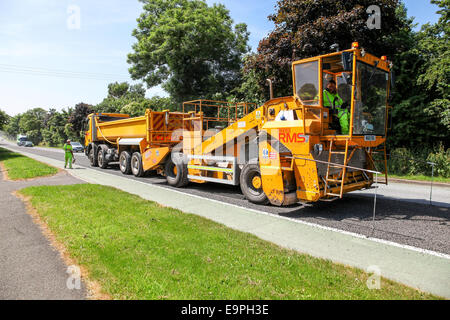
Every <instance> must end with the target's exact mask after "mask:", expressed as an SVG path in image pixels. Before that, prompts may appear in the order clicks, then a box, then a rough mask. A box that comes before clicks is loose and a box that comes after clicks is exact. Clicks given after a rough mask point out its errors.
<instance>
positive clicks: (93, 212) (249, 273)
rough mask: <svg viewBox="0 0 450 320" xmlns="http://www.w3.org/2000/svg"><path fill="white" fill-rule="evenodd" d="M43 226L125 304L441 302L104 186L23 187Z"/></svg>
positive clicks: (110, 294)
mask: <svg viewBox="0 0 450 320" xmlns="http://www.w3.org/2000/svg"><path fill="white" fill-rule="evenodd" d="M21 193H22V194H23V195H24V196H26V197H27V198H28V199H30V202H31V205H32V207H33V208H35V209H36V211H37V212H38V213H39V215H40V217H41V219H42V221H43V222H44V223H45V224H46V225H47V227H48V228H49V229H50V230H51V231H52V232H53V233H54V236H55V238H56V240H57V241H58V242H59V243H61V244H62V245H63V246H64V247H65V248H66V250H67V252H68V253H69V254H70V256H71V257H72V258H73V259H74V260H75V261H76V262H77V264H79V265H80V266H81V267H82V269H84V270H87V272H88V274H89V278H90V279H91V280H93V281H95V282H96V283H98V284H100V285H101V287H102V290H103V291H104V293H106V294H108V295H109V296H111V297H112V298H115V299H431V298H435V297H433V296H431V295H429V294H425V293H421V292H419V291H416V290H414V289H411V288H409V287H406V286H403V285H401V284H398V283H395V282H392V281H389V280H385V279H383V280H382V284H381V290H369V289H368V288H367V286H366V281H367V279H368V275H367V274H366V273H364V272H363V271H361V270H357V269H353V268H349V267H345V266H342V265H337V264H334V263H332V262H330V261H327V260H322V259H317V258H313V257H311V256H307V255H302V254H299V253H297V252H294V251H290V250H286V249H282V248H280V247H278V246H276V245H274V244H271V243H269V242H266V241H263V240H261V239H259V238H257V237H255V236H253V235H250V234H246V233H242V232H239V231H235V230H232V229H230V228H227V227H225V226H223V225H221V224H218V223H215V222H212V221H210V220H207V219H204V218H201V217H198V216H195V215H192V214H186V213H183V212H181V211H178V210H175V209H171V208H166V207H161V206H160V205H158V204H156V203H154V202H150V201H147V200H144V199H142V198H139V197H137V196H134V195H131V194H128V193H125V192H122V191H119V190H117V189H114V188H111V187H105V186H99V185H89V184H85V185H84V184H83V185H71V186H56V187H55V186H42V187H29V188H26V189H23V190H22V191H21Z"/></svg>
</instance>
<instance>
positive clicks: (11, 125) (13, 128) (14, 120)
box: [5, 114, 22, 139]
mask: <svg viewBox="0 0 450 320" xmlns="http://www.w3.org/2000/svg"><path fill="white" fill-rule="evenodd" d="M21 117H22V115H21V114H18V115H15V116H14V117H11V118H10V119H9V122H8V124H7V125H6V126H5V132H6V133H7V134H8V136H9V137H11V138H14V139H15V138H16V137H17V135H18V134H20V133H22V132H21V131H20V126H19V123H20V119H21Z"/></svg>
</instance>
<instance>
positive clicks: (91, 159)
mask: <svg viewBox="0 0 450 320" xmlns="http://www.w3.org/2000/svg"><path fill="white" fill-rule="evenodd" d="M94 151H95V146H94V145H92V147H91V150H89V162H90V163H91V167H98V162H97V155H96V154H95V152H94Z"/></svg>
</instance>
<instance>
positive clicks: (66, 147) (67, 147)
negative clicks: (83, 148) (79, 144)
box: [63, 143, 73, 154]
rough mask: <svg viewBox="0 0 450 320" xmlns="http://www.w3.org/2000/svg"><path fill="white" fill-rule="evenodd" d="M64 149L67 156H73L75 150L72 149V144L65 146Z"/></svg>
mask: <svg viewBox="0 0 450 320" xmlns="http://www.w3.org/2000/svg"><path fill="white" fill-rule="evenodd" d="M63 149H64V151H65V152H66V154H67V153H69V154H72V152H71V151H72V150H73V148H72V145H71V144H67V143H66V144H64V147H63Z"/></svg>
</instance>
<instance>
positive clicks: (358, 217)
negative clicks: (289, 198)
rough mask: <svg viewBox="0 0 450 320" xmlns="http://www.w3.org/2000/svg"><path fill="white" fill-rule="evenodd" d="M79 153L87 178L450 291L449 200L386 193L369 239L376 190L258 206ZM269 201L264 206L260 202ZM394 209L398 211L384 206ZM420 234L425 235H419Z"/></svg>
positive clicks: (50, 155)
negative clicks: (434, 203)
mask: <svg viewBox="0 0 450 320" xmlns="http://www.w3.org/2000/svg"><path fill="white" fill-rule="evenodd" d="M0 146H1V144H0ZM6 147H8V148H10V149H14V150H20V151H21V152H22V153H24V154H25V155H27V156H30V157H33V158H35V159H37V160H40V161H43V162H46V163H49V164H51V165H54V166H57V167H61V166H62V165H63V162H62V161H61V160H62V157H61V154H60V153H59V152H58V151H53V152H52V151H49V150H39V149H24V148H18V147H16V146H13V147H11V146H6ZM76 158H77V166H76V168H77V169H74V170H72V171H70V173H71V174H72V175H74V176H75V177H78V178H79V179H82V180H84V181H86V182H90V183H98V184H103V185H110V186H113V187H116V188H118V189H121V190H124V191H126V192H130V193H133V194H136V195H139V196H141V197H142V198H145V199H148V200H153V201H156V202H158V203H160V204H162V205H166V206H171V207H174V208H178V209H181V210H183V211H185V212H189V213H194V214H197V215H200V216H204V217H206V218H209V219H211V220H214V221H217V222H219V223H223V224H224V225H226V226H228V227H231V228H234V229H237V230H241V231H244V232H249V233H252V234H255V235H256V236H258V237H260V238H262V239H265V240H268V241H271V242H274V243H276V244H279V245H281V246H283V247H287V248H290V249H294V250H297V251H299V252H303V253H307V254H310V255H313V256H316V257H321V258H326V259H330V260H332V261H334V262H338V263H342V264H345V265H350V266H355V267H358V268H361V269H363V270H366V271H367V270H379V271H380V272H381V275H382V276H384V277H386V278H390V279H392V280H396V281H399V282H402V283H405V284H407V285H410V286H412V287H415V288H418V289H421V290H423V291H427V292H431V293H434V294H436V295H440V296H443V297H446V298H450V256H449V255H447V254H445V253H446V251H448V248H449V243H448V242H449V238H450V237H449V226H448V222H449V221H448V218H449V217H448V210H449V209H448V207H443V206H442V207H429V206H427V205H423V204H418V203H411V202H406V201H398V200H391V199H387V198H383V197H382V198H381V199H379V202H378V206H377V207H378V211H379V214H378V215H377V221H376V230H375V233H374V234H373V236H374V237H373V238H370V239H368V238H366V237H365V235H370V233H371V231H372V229H371V227H372V224H371V215H372V202H373V199H372V197H370V195H369V196H366V195H363V194H359V195H352V196H348V197H346V198H345V199H344V200H343V201H336V202H331V203H330V202H325V203H320V204H316V205H307V206H306V205H304V206H302V205H299V206H296V207H291V208H274V207H261V206H256V208H255V206H253V205H251V204H249V203H248V202H247V201H246V200H244V199H243V198H242V196H240V194H238V190H236V189H235V188H224V187H223V186H220V187H216V186H215V185H212V184H208V185H207V186H201V185H190V186H189V187H188V188H186V189H174V190H171V188H169V187H167V186H166V185H165V180H164V179H161V178H159V177H150V178H149V177H147V178H141V179H137V178H135V177H131V176H123V175H122V174H121V173H120V171H118V170H117V169H110V170H100V169H94V170H93V169H91V168H89V167H88V165H87V163H86V162H87V159H86V158H85V156H84V155H83V154H79V155H78V156H76ZM444 192H446V191H444ZM221 199H223V200H221ZM263 208H265V209H266V210H261V209H263ZM286 210H288V212H286ZM289 210H291V211H290V212H289ZM389 210H394V212H393V213H392V212H391V213H386V212H385V211H389ZM270 211H272V212H270ZM292 212H294V214H293V213H292ZM339 216H341V218H339ZM308 220H310V221H312V222H310V221H308ZM342 221H344V222H345V223H342ZM327 223H330V224H333V223H337V225H338V226H339V227H341V228H327V227H326V226H327ZM352 225H353V226H354V228H355V229H357V230H361V231H362V232H355V233H354V234H353V233H349V232H347V231H351V230H347V231H343V230H345V228H343V227H346V228H347V229H351V227H348V226H352ZM438 227H440V228H441V229H438ZM380 228H384V230H380ZM386 228H387V229H386ZM389 228H390V229H389ZM337 229H340V230H337ZM353 232H354V231H353ZM405 232H409V233H411V234H412V235H414V237H413V236H411V235H405ZM379 235H380V237H379ZM383 235H389V238H391V239H386V240H390V241H394V242H396V243H391V242H388V241H383V240H379V239H377V238H380V239H383V237H382V236H383ZM428 235H429V236H431V237H433V238H432V241H430V240H429V239H425V238H426V237H427V236H428ZM421 236H423V237H424V239H420V237H421ZM396 237H398V241H396ZM392 238H394V239H392ZM405 239H408V241H406V240H405ZM410 239H415V241H416V242H417V243H418V244H419V246H416V247H419V248H423V247H424V246H423V244H424V243H425V244H427V246H432V247H433V246H434V247H436V249H439V247H444V248H446V250H434V251H437V252H429V251H426V250H421V249H416V248H411V247H408V246H403V245H401V243H402V241H404V242H409V241H411V240H410ZM436 243H438V245H436ZM420 244H422V246H420ZM425 249H427V248H425ZM439 252H444V253H439Z"/></svg>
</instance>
